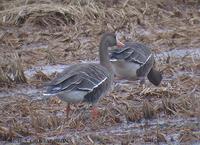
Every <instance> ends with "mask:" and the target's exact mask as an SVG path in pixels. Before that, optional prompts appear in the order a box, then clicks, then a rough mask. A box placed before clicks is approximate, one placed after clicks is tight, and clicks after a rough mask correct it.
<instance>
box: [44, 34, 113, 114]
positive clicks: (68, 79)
mask: <svg viewBox="0 0 200 145" xmlns="http://www.w3.org/2000/svg"><path fill="white" fill-rule="evenodd" d="M116 45H117V39H116V36H115V34H113V33H105V34H104V35H103V36H102V38H101V42H100V46H99V58H100V64H96V63H83V64H75V65H71V66H70V67H68V68H66V69H65V70H64V71H63V72H62V73H61V74H60V75H58V76H57V77H56V78H55V79H54V80H52V82H51V83H50V84H49V85H48V88H47V92H46V93H45V94H44V95H57V96H58V97H59V98H60V99H61V100H63V101H66V102H68V109H69V104H70V103H78V102H88V103H92V104H94V103H95V102H97V100H98V99H99V98H100V97H101V96H104V95H106V94H107V93H108V92H109V90H110V89H111V85H112V82H113V76H114V75H113V73H112V69H111V64H110V61H109V54H108V47H112V46H116ZM93 111H94V110H93ZM67 115H68V114H67Z"/></svg>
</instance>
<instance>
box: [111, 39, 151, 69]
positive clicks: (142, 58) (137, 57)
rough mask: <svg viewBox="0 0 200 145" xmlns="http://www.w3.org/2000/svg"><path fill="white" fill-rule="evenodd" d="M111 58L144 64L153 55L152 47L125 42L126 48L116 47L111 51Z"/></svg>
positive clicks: (112, 59)
mask: <svg viewBox="0 0 200 145" xmlns="http://www.w3.org/2000/svg"><path fill="white" fill-rule="evenodd" d="M109 54H110V60H111V61H117V60H125V61H127V62H133V63H136V64H139V65H140V66H141V65H144V64H145V63H146V62H147V61H148V60H149V59H150V58H151V56H152V53H151V51H150V48H148V47H147V46H146V45H144V44H141V43H131V42H128V43H125V46H124V48H116V49H113V50H111V51H110V53H109Z"/></svg>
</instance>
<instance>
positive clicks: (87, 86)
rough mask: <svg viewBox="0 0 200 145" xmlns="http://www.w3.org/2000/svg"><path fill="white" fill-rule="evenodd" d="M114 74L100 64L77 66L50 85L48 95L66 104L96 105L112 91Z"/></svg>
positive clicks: (65, 71) (63, 73)
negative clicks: (83, 103) (85, 103)
mask: <svg viewBox="0 0 200 145" xmlns="http://www.w3.org/2000/svg"><path fill="white" fill-rule="evenodd" d="M111 84H112V74H111V73H110V72H109V71H108V70H107V69H106V68H105V67H103V66H101V65H100V64H95V63H86V64H75V65H72V66H70V67H68V68H66V69H65V70H64V71H63V72H62V73H61V74H60V75H59V76H57V77H56V78H55V79H54V80H52V82H51V83H50V84H49V87H48V89H47V93H46V95H57V96H59V98H60V99H61V100H63V101H65V102H70V103H78V102H82V101H84V102H89V103H95V102H96V101H97V100H98V99H99V98H100V97H101V96H104V95H106V94H107V93H108V91H109V90H110V87H111Z"/></svg>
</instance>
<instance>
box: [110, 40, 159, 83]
mask: <svg viewBox="0 0 200 145" xmlns="http://www.w3.org/2000/svg"><path fill="white" fill-rule="evenodd" d="M120 46H122V44H121V45H120ZM109 56H110V62H111V66H112V69H113V72H114V74H115V75H116V76H117V77H119V78H121V79H126V80H131V81H132V80H138V79H139V80H140V84H144V83H145V77H147V78H148V80H149V81H150V82H151V83H152V84H154V85H155V86H158V85H159V84H160V82H161V80H162V74H161V72H159V71H157V70H156V69H155V59H154V55H153V53H152V52H151V50H150V48H149V47H148V46H146V45H144V44H142V43H135V42H126V43H125V44H124V45H123V46H122V47H121V48H119V47H117V48H115V49H111V50H109Z"/></svg>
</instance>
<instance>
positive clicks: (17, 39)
mask: <svg viewBox="0 0 200 145" xmlns="http://www.w3.org/2000/svg"><path fill="white" fill-rule="evenodd" d="M198 4H199V2H198V1H195V0H191V1H179V0H175V1H165V0H153V1H152V0H151V1H149V0H148V1H145V0H141V1H136V0H122V1H118V0H112V1H109V2H108V1H105V0H100V1H97V0H90V1H87V0H77V1H71V0H63V1H57V0H47V1H44V0H39V1H33V0H29V1H26V2H25V1H23V0H15V1H5V0H4V1H0V25H1V28H0V32H2V33H0V42H1V43H0V46H1V47H0V51H1V52H2V53H1V54H0V57H1V61H0V62H1V64H0V66H1V67H0V85H1V86H4V85H9V86H10V85H13V84H14V82H15V83H24V82H27V79H26V78H25V76H24V72H23V68H24V67H25V68H30V67H34V66H36V65H45V64H47V63H48V64H56V63H71V62H73V63H75V62H78V61H80V60H90V59H92V60H94V59H95V58H97V55H98V49H97V48H98V46H97V45H98V42H99V35H100V34H101V33H103V32H105V31H119V32H121V31H123V32H124V34H123V33H119V34H121V35H124V36H125V39H128V38H131V39H133V38H134V39H135V40H137V41H141V42H145V43H147V44H151V45H152V46H153V50H155V52H161V51H164V50H171V49H174V48H177V47H186V48H188V49H190V47H199V42H200V41H199V36H200V27H199V25H200V21H199V10H198ZM29 44H48V47H47V49H46V48H43V47H40V46H39V47H38V46H37V45H36V46H35V48H34V49H32V48H31V46H30V45H29ZM33 46H34V45H33ZM198 61H199V60H194V59H193V58H191V57H190V56H185V57H184V58H182V59H177V58H173V57H169V58H168V59H167V60H161V61H159V62H158V63H157V67H158V68H159V69H160V70H162V72H163V74H164V75H165V77H167V78H171V80H170V79H169V80H167V81H166V80H164V81H163V82H162V85H161V86H160V87H156V88H155V87H152V86H150V88H146V89H145V90H142V88H140V87H138V86H137V84H135V83H133V84H131V85H128V86H123V85H122V86H120V88H118V89H115V91H114V92H113V93H112V94H111V95H110V96H108V97H105V98H103V99H102V100H101V101H100V102H99V103H98V107H99V108H100V111H99V112H100V116H99V118H98V120H97V121H96V122H94V123H93V122H92V120H91V119H90V115H89V114H90V109H89V108H88V107H86V106H84V105H82V104H80V105H78V106H76V107H72V111H71V112H70V118H66V116H65V113H64V111H63V108H64V107H65V104H64V103H63V102H61V101H60V100H58V99H53V100H50V101H48V102H44V101H34V102H32V101H31V100H29V99H27V98H25V96H19V97H17V96H14V97H13V98H4V99H3V98H0V100H1V101H0V102H1V103H0V140H6V141H7V140H12V139H16V138H24V137H31V138H33V139H46V138H47V137H49V136H57V135H61V136H62V135H63V136H64V137H66V139H68V141H69V143H70V144H88V142H89V143H91V144H93V143H96V142H99V143H100V144H101V143H102V144H112V143H119V142H117V141H118V140H120V141H121V143H124V144H126V143H130V144H131V143H135V144H137V143H138V144H141V143H143V144H146V143H148V142H154V143H155V142H167V140H166V138H167V137H166V135H167V134H168V133H174V132H175V133H179V132H180V130H181V129H182V130H183V132H182V133H181V135H180V137H179V140H180V142H184V141H188V142H190V141H192V140H196V139H197V138H198V137H199V135H196V134H195V132H194V131H193V130H192V129H196V128H197V127H196V126H191V130H190V131H185V130H184V128H190V127H187V126H185V125H184V126H183V127H182V128H180V127H178V126H173V128H171V127H164V128H166V129H163V128H159V129H158V130H159V131H158V130H156V131H155V129H153V130H151V129H150V130H148V123H147V126H140V128H139V129H140V131H141V130H145V132H144V133H141V134H140V133H139V134H138V133H137V131H135V132H134V131H130V130H128V131H127V130H123V128H122V132H121V133H119V132H117V133H116V132H115V133H113V132H112V131H113V130H115V127H116V126H121V125H122V126H123V125H124V124H125V126H126V125H127V121H128V122H136V123H140V122H142V121H143V120H149V119H155V118H158V117H161V118H170V117H174V118H176V117H180V116H181V117H186V118H188V117H199V115H200V112H199V110H200V108H199V106H200V101H199V97H198V96H199V90H200V88H199V86H200V83H199V82H200V80H199V77H198V76H197V75H196V74H198V72H199V64H198ZM184 70H187V71H193V70H194V73H195V75H196V76H190V75H188V74H185V75H177V72H180V71H184ZM50 78H51V76H47V75H46V74H44V73H43V72H41V71H39V72H37V74H36V75H35V76H34V77H33V78H31V79H32V80H33V81H32V82H31V83H32V84H35V83H43V82H44V81H48V80H49V79H50ZM133 124H134V123H133ZM101 129H102V130H105V131H104V132H103V131H102V132H98V130H101ZM134 129H135V127H133V130H134ZM77 130H78V131H77ZM109 131H110V132H109ZM129 131H130V132H129ZM74 132H75V133H77V132H78V133H77V134H74ZM107 134H109V136H108V135H107ZM77 136H78V137H77Z"/></svg>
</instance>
